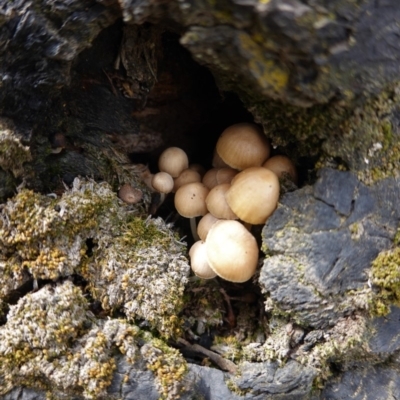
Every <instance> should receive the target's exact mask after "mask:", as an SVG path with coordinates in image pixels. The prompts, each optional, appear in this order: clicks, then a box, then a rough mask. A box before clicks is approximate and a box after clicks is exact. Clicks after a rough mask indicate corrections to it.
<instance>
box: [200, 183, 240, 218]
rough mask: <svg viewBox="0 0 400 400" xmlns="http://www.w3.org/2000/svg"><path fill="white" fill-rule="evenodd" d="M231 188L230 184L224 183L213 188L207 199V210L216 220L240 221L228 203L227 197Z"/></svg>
mask: <svg viewBox="0 0 400 400" xmlns="http://www.w3.org/2000/svg"><path fill="white" fill-rule="evenodd" d="M230 187H231V184H230V183H223V184H221V185H217V186H215V187H213V188H212V189H211V190H210V193H208V196H207V198H206V205H207V209H208V211H209V212H210V213H211V214H212V215H214V217H215V218H221V219H238V217H237V215H236V214H235V213H234V212H233V211H232V209H231V208H230V207H229V204H228V203H227V202H226V198H225V195H226V192H227V191H228V190H229V188H230Z"/></svg>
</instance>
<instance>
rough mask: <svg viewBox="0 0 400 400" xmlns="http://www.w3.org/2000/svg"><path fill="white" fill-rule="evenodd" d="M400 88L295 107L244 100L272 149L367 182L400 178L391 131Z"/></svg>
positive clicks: (398, 157) (398, 155) (399, 157)
mask: <svg viewBox="0 0 400 400" xmlns="http://www.w3.org/2000/svg"><path fill="white" fill-rule="evenodd" d="M399 93H400V91H399V88H398V86H396V85H393V86H392V87H390V88H387V89H386V90H384V91H382V93H381V94H380V95H379V96H376V97H370V98H368V99H367V100H365V99H364V100H360V99H354V100H352V101H351V102H347V103H341V102H331V103H329V104H326V105H318V106H314V107H312V108H307V109H304V108H298V107H293V106H289V105H285V106H284V107H283V106H282V104H280V103H278V102H273V101H271V100H268V101H266V100H264V99H263V100H259V101H258V100H256V99H251V98H247V97H243V100H244V102H245V104H247V105H248V108H249V110H250V111H251V112H252V113H253V115H254V116H255V119H256V121H257V122H259V123H261V124H262V125H263V126H264V130H265V132H266V134H267V136H268V137H270V138H271V140H272V142H273V144H274V145H275V146H282V147H285V149H286V152H287V154H288V155H289V156H290V157H291V158H292V159H293V160H296V159H299V157H307V158H308V159H310V160H312V159H313V160H314V163H315V165H316V166H317V167H318V168H322V167H325V166H330V165H332V164H334V165H335V166H336V167H337V168H340V169H349V170H351V171H353V172H355V173H357V175H358V177H359V179H360V180H361V181H362V182H364V183H366V184H372V183H373V182H375V181H377V180H380V179H383V178H386V177H388V176H398V171H399V170H400V147H399V146H400V142H399V139H398V135H396V134H395V132H394V131H393V129H394V128H393V124H394V123H395V121H394V120H393V121H392V118H393V116H394V115H395V113H396V112H397V108H398V106H397V105H398V100H399V99H398V98H399Z"/></svg>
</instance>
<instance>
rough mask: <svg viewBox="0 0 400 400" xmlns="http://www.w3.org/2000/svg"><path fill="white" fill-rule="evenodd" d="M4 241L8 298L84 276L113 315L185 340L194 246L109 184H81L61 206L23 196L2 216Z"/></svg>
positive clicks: (1, 277) (0, 263)
mask: <svg viewBox="0 0 400 400" xmlns="http://www.w3.org/2000/svg"><path fill="white" fill-rule="evenodd" d="M138 214H139V215H138ZM0 237H1V239H0V254H1V258H0V283H1V286H0V287H1V289H0V294H1V297H3V298H5V297H6V296H7V295H8V294H9V293H11V292H12V291H13V290H14V289H15V288H17V287H18V286H20V285H21V284H23V283H24V282H25V281H27V280H29V279H30V276H33V278H36V279H52V280H56V279H59V278H60V277H65V276H70V275H72V274H79V275H81V276H82V277H83V278H85V279H86V280H87V281H88V289H89V290H90V292H91V294H92V296H93V298H94V299H96V300H99V301H100V302H101V303H102V305H103V308H104V309H105V310H106V311H108V312H110V313H112V312H114V311H115V310H117V309H119V310H123V311H124V312H125V313H126V315H127V317H128V318H129V319H131V320H134V319H137V318H140V319H143V320H145V321H147V323H148V324H150V325H151V326H152V327H153V328H156V329H158V330H159V332H160V333H161V334H162V335H164V336H175V335H178V334H179V333H180V329H181V328H180V326H181V320H180V318H178V317H177V315H178V314H179V312H180V310H181V308H182V305H183V291H184V287H185V284H186V282H187V276H188V274H189V265H188V263H187V259H186V258H185V257H184V256H183V251H185V250H186V247H185V245H184V244H183V243H181V242H179V241H178V239H177V237H176V236H175V233H173V232H172V231H171V230H170V229H169V227H167V225H166V224H165V223H164V221H162V220H161V219H157V220H153V219H146V220H144V219H143V218H141V217H140V212H139V211H138V210H137V209H135V208H133V207H131V206H127V205H125V204H123V203H122V202H121V201H120V200H119V199H118V198H117V196H116V193H115V192H113V191H112V190H111V188H110V186H109V185H108V184H107V183H100V184H97V183H95V182H94V181H92V180H79V179H76V180H75V181H74V185H73V188H72V189H71V190H68V191H66V192H65V193H64V194H63V195H62V197H61V198H57V199H52V198H49V197H47V196H43V195H41V194H38V193H35V192H33V191H30V190H26V189H24V190H21V191H20V192H19V193H18V194H17V195H16V196H15V197H14V198H12V199H10V200H9V201H8V202H7V204H6V205H5V206H4V207H3V209H2V210H1V213H0ZM88 241H89V242H90V243H91V248H90V249H88V246H87V243H88Z"/></svg>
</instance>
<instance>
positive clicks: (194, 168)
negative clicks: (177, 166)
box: [189, 163, 206, 177]
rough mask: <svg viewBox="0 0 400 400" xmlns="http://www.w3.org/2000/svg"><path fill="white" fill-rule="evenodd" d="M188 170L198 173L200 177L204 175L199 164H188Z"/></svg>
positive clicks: (203, 170)
mask: <svg viewBox="0 0 400 400" xmlns="http://www.w3.org/2000/svg"><path fill="white" fill-rule="evenodd" d="M189 169H192V170H193V171H196V172H198V173H199V174H200V176H201V177H203V176H204V174H205V173H206V169H205V168H204V167H203V166H202V165H201V164H196V163H195V164H189Z"/></svg>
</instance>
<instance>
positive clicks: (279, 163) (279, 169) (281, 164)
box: [262, 155, 297, 184]
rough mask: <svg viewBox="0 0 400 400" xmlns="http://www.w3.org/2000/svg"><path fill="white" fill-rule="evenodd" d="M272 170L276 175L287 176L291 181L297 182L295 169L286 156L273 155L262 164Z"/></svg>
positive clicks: (279, 176)
mask: <svg viewBox="0 0 400 400" xmlns="http://www.w3.org/2000/svg"><path fill="white" fill-rule="evenodd" d="M262 166H263V167H264V168H268V169H269V170H271V171H272V172H274V173H275V174H276V175H277V177H278V178H279V179H280V178H283V177H284V176H287V177H288V178H289V179H290V180H291V181H292V182H294V183H296V184H297V171H296V167H295V165H294V163H293V161H292V160H291V159H290V158H288V157H286V156H281V155H278V156H273V157H271V158H270V159H268V160H267V161H265V163H264V164H263V165H262Z"/></svg>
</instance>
